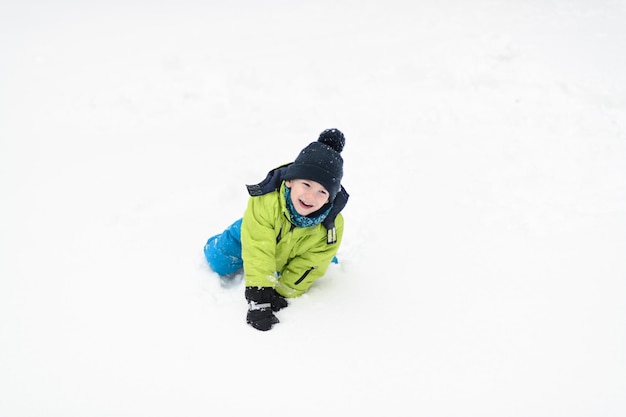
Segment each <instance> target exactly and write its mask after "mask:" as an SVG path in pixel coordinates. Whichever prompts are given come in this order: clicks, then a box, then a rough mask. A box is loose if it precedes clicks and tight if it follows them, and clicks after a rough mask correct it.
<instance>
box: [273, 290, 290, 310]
mask: <svg viewBox="0 0 626 417" xmlns="http://www.w3.org/2000/svg"><path fill="white" fill-rule="evenodd" d="M288 305H289V303H288V302H287V300H286V299H285V297H283V296H282V295H280V294H279V293H278V292H276V290H274V294H272V311H279V310H280V309H281V308H285V307H287V306H288Z"/></svg>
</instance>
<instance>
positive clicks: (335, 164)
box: [284, 129, 346, 201]
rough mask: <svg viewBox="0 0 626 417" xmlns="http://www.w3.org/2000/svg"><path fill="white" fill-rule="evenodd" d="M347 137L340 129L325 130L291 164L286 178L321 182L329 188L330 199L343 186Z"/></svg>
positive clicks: (332, 198)
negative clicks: (343, 155)
mask: <svg viewBox="0 0 626 417" xmlns="http://www.w3.org/2000/svg"><path fill="white" fill-rule="evenodd" d="M345 144H346V138H345V137H344V135H343V133H341V131H340V130H339V129H326V130H324V131H323V132H322V133H321V134H320V136H319V138H318V139H317V142H312V143H310V144H309V145H308V146H307V147H306V148H304V149H303V150H302V151H300V154H299V155H298V157H297V158H296V160H295V161H294V162H293V164H291V165H289V167H288V168H287V171H286V173H285V177H284V179H285V180H295V179H304V180H312V181H315V182H319V183H320V184H322V185H323V186H324V188H326V190H328V193H329V194H330V201H333V200H334V199H335V196H336V195H337V193H338V192H339V189H340V188H341V178H342V177H343V158H342V157H341V151H342V150H343V147H344V146H345Z"/></svg>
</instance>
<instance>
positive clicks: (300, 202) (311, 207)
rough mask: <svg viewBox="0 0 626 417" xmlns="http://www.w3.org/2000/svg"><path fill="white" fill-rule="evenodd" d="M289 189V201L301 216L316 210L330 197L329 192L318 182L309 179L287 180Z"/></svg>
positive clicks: (286, 183)
mask: <svg viewBox="0 0 626 417" xmlns="http://www.w3.org/2000/svg"><path fill="white" fill-rule="evenodd" d="M285 185H286V186H287V187H289V188H290V189H291V202H292V203H293V206H294V207H295V208H296V211H297V212H298V214H299V215H301V216H308V215H309V214H311V213H314V212H316V211H317V210H319V209H320V208H322V206H323V205H324V204H326V203H328V201H329V199H330V194H329V193H328V191H327V190H326V188H324V186H323V185H322V184H320V183H319V182H315V181H311V180H287V181H285Z"/></svg>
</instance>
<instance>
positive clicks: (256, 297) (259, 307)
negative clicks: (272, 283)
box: [246, 287, 279, 331]
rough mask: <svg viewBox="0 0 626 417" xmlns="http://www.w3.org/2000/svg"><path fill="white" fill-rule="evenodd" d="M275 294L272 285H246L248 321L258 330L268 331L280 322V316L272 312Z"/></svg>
mask: <svg viewBox="0 0 626 417" xmlns="http://www.w3.org/2000/svg"><path fill="white" fill-rule="evenodd" d="M274 294H275V291H274V288H272V287H246V300H248V314H247V316H246V321H247V322H248V324H249V325H251V326H252V327H254V328H255V329H257V330H262V331H266V330H269V329H271V328H272V326H273V325H274V324H276V323H278V321H279V320H278V318H277V317H276V316H275V315H274V313H273V312H272V299H273V298H274ZM276 311H278V310H276Z"/></svg>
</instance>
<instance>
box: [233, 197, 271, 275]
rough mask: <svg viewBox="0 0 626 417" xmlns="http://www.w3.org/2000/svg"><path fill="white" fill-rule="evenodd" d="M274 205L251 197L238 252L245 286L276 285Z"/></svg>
mask: <svg viewBox="0 0 626 417" xmlns="http://www.w3.org/2000/svg"><path fill="white" fill-rule="evenodd" d="M274 211H275V208H273V207H272V205H271V204H268V199H266V198H264V197H250V198H249V200H248V207H247V208H246V211H245V213H244V215H243V221H242V223H241V256H242V258H243V263H244V273H245V276H246V277H245V280H246V287H274V286H275V285H276V274H275V273H276V232H275V231H274V224H275V221H276V220H275V219H276V213H274Z"/></svg>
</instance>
